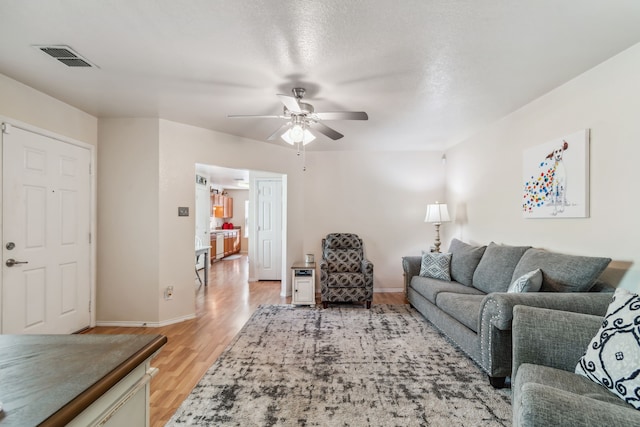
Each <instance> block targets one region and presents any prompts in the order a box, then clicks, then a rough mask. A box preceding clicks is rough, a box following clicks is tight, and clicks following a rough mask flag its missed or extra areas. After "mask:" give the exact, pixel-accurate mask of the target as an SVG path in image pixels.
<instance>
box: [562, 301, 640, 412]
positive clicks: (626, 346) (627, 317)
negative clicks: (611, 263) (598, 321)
mask: <svg viewBox="0 0 640 427" xmlns="http://www.w3.org/2000/svg"><path fill="white" fill-rule="evenodd" d="M575 372H576V374H580V375H584V376H585V377H587V378H589V379H590V380H592V381H594V382H596V383H598V384H601V385H603V386H605V387H606V388H607V389H609V391H611V392H612V393H614V394H615V395H617V396H618V397H620V398H622V399H623V400H624V401H626V402H627V403H629V404H631V405H632V406H633V407H634V408H636V409H640V296H638V295H636V294H634V293H631V292H629V291H627V290H625V289H616V292H615V293H614V294H613V300H612V301H611V304H609V308H608V309H607V314H606V315H605V317H604V320H603V321H602V326H601V327H600V330H599V331H598V333H597V334H596V336H595V337H594V338H593V339H592V340H591V343H589V347H587V351H586V352H585V354H584V356H582V357H581V358H580V360H579V361H578V365H577V366H576V371H575Z"/></svg>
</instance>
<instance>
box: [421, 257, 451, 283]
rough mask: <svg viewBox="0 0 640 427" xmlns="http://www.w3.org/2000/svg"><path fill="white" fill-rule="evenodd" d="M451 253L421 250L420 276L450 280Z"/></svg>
mask: <svg viewBox="0 0 640 427" xmlns="http://www.w3.org/2000/svg"><path fill="white" fill-rule="evenodd" d="M450 269H451V254H450V253H440V252H427V251H422V262H421V263H420V276H422V277H431V278H433V279H440V280H448V281H451V274H450V273H449V271H450Z"/></svg>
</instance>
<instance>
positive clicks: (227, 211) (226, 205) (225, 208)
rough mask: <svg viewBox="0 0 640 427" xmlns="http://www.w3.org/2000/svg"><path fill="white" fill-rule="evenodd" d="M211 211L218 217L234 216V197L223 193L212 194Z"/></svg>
mask: <svg viewBox="0 0 640 427" xmlns="http://www.w3.org/2000/svg"><path fill="white" fill-rule="evenodd" d="M211 213H212V214H213V216H214V217H216V218H232V217H233V197H229V196H224V195H222V194H212V195H211Z"/></svg>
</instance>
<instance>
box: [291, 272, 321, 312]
mask: <svg viewBox="0 0 640 427" xmlns="http://www.w3.org/2000/svg"><path fill="white" fill-rule="evenodd" d="M291 274H292V283H293V289H292V293H291V304H293V305H310V306H312V307H313V306H315V305H316V264H315V263H314V262H313V263H296V264H294V265H293V266H292V267H291Z"/></svg>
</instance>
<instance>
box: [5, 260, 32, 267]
mask: <svg viewBox="0 0 640 427" xmlns="http://www.w3.org/2000/svg"><path fill="white" fill-rule="evenodd" d="M5 264H6V265H7V267H13V266H14V265H16V264H29V261H16V260H15V259H13V258H9V259H8V260H7V262H6V263H5Z"/></svg>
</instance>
